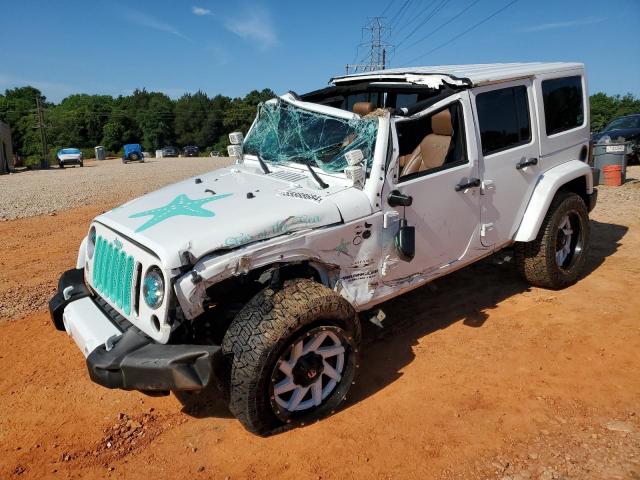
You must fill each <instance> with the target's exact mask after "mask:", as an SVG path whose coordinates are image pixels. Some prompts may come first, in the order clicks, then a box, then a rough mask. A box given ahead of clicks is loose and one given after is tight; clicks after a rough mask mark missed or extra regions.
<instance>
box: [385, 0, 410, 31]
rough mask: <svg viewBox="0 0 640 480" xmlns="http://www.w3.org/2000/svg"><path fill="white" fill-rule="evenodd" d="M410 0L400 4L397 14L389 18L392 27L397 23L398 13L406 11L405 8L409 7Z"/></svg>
mask: <svg viewBox="0 0 640 480" xmlns="http://www.w3.org/2000/svg"><path fill="white" fill-rule="evenodd" d="M410 1H411V0H405V1H404V3H403V4H402V5H401V6H400V9H399V10H398V11H397V12H396V14H395V15H394V16H393V17H391V20H389V26H390V27H392V26H393V25H394V24H395V23H396V20H397V18H398V15H400V14H401V13H403V12H404V9H405V8H407V5H408V4H409V2H410Z"/></svg>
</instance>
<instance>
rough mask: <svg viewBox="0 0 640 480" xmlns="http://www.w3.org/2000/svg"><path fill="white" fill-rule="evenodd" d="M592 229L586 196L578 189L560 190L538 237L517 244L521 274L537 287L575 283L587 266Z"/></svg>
mask: <svg viewBox="0 0 640 480" xmlns="http://www.w3.org/2000/svg"><path fill="white" fill-rule="evenodd" d="M590 232H591V230H590V224H589V214H588V211H587V207H586V205H585V203H584V200H582V198H581V197H580V196H578V195H576V194H575V193H571V192H562V191H561V192H558V193H557V194H556V196H555V198H554V199H553V201H552V202H551V205H550V206H549V210H548V211H547V215H546V216H545V218H544V221H543V222H542V225H541V226H540V231H539V232H538V236H537V238H536V239H535V240H533V241H531V242H517V243H516V245H515V258H516V265H517V267H518V270H519V272H520V274H521V275H522V277H523V278H524V279H525V280H526V281H527V282H529V283H530V284H531V285H534V286H536V287H542V288H550V289H554V290H557V289H561V288H565V287H568V286H569V285H572V284H574V283H575V282H576V281H577V280H578V278H579V277H580V275H581V273H582V271H583V269H584V264H585V261H586V255H587V251H588V249H589V240H590Z"/></svg>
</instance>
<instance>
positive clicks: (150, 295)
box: [142, 267, 164, 310]
mask: <svg viewBox="0 0 640 480" xmlns="http://www.w3.org/2000/svg"><path fill="white" fill-rule="evenodd" d="M142 296H143V297H144V301H145V303H146V304H147V305H149V308H152V309H154V310H155V309H157V308H160V305H162V301H163V300H164V278H163V276H162V271H161V270H160V269H159V268H158V267H151V268H150V269H149V270H147V273H146V274H145V276H144V280H143V281H142Z"/></svg>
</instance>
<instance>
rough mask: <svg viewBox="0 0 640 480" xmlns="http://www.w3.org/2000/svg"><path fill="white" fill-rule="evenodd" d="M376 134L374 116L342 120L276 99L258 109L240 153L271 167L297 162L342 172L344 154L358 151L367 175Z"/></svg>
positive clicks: (328, 170)
mask: <svg viewBox="0 0 640 480" xmlns="http://www.w3.org/2000/svg"><path fill="white" fill-rule="evenodd" d="M377 135H378V117H376V116H371V117H363V118H352V119H344V118H340V117H338V116H332V115H328V114H325V113H318V112H315V111H311V110H307V109H304V108H301V107H298V106H296V105H293V104H291V103H289V102H286V101H284V100H282V99H278V100H277V101H275V102H272V101H270V102H267V103H264V104H262V105H261V106H260V107H259V111H258V117H257V119H256V121H255V124H254V125H253V127H252V128H251V130H250V131H249V133H248V135H247V138H246V139H245V141H244V143H243V150H244V153H246V154H248V155H254V156H260V158H261V159H262V160H264V161H266V162H270V163H274V164H284V163H298V164H302V165H311V166H312V167H319V168H320V169H321V170H322V171H324V172H326V173H342V172H343V171H344V169H345V168H346V167H347V166H348V163H347V160H346V159H345V154H346V153H347V152H349V151H351V150H355V149H360V150H362V153H363V154H364V158H365V165H366V169H367V172H368V171H369V169H370V167H371V163H372V161H373V153H374V149H375V144H376V139H377Z"/></svg>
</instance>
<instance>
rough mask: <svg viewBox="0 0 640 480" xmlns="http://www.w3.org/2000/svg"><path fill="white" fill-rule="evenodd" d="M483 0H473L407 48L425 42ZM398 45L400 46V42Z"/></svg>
mask: <svg viewBox="0 0 640 480" xmlns="http://www.w3.org/2000/svg"><path fill="white" fill-rule="evenodd" d="M480 1H481V0H474V1H473V2H471V4H469V6H468V7H466V8H465V9H463V10H462V11H460V12H458V13H457V14H456V15H454V16H453V17H451V18H450V19H449V20H447V21H446V22H444V23H443V24H442V25H440V26H439V27H438V28H436V29H435V30H432V31H431V32H429V33H428V34H427V35H425V36H424V37H422V38H420V39H419V40H416V41H415V42H413V43H412V44H411V45H409V46H408V47H407V48H411V47H413V46H414V45H417V44H418V43H420V42H423V41H424V40H426V39H427V38H429V37H430V36H432V35H433V34H434V33H436V32H438V31H440V30H441V29H443V28H444V27H446V26H447V25H449V24H450V23H451V22H453V21H454V20H456V19H458V18H460V16H461V15H463V14H464V13H466V12H467V11H469V10H470V9H471V8H473V6H474V5H475V4H476V3H478V2H480ZM398 46H400V45H399V44H398Z"/></svg>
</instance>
